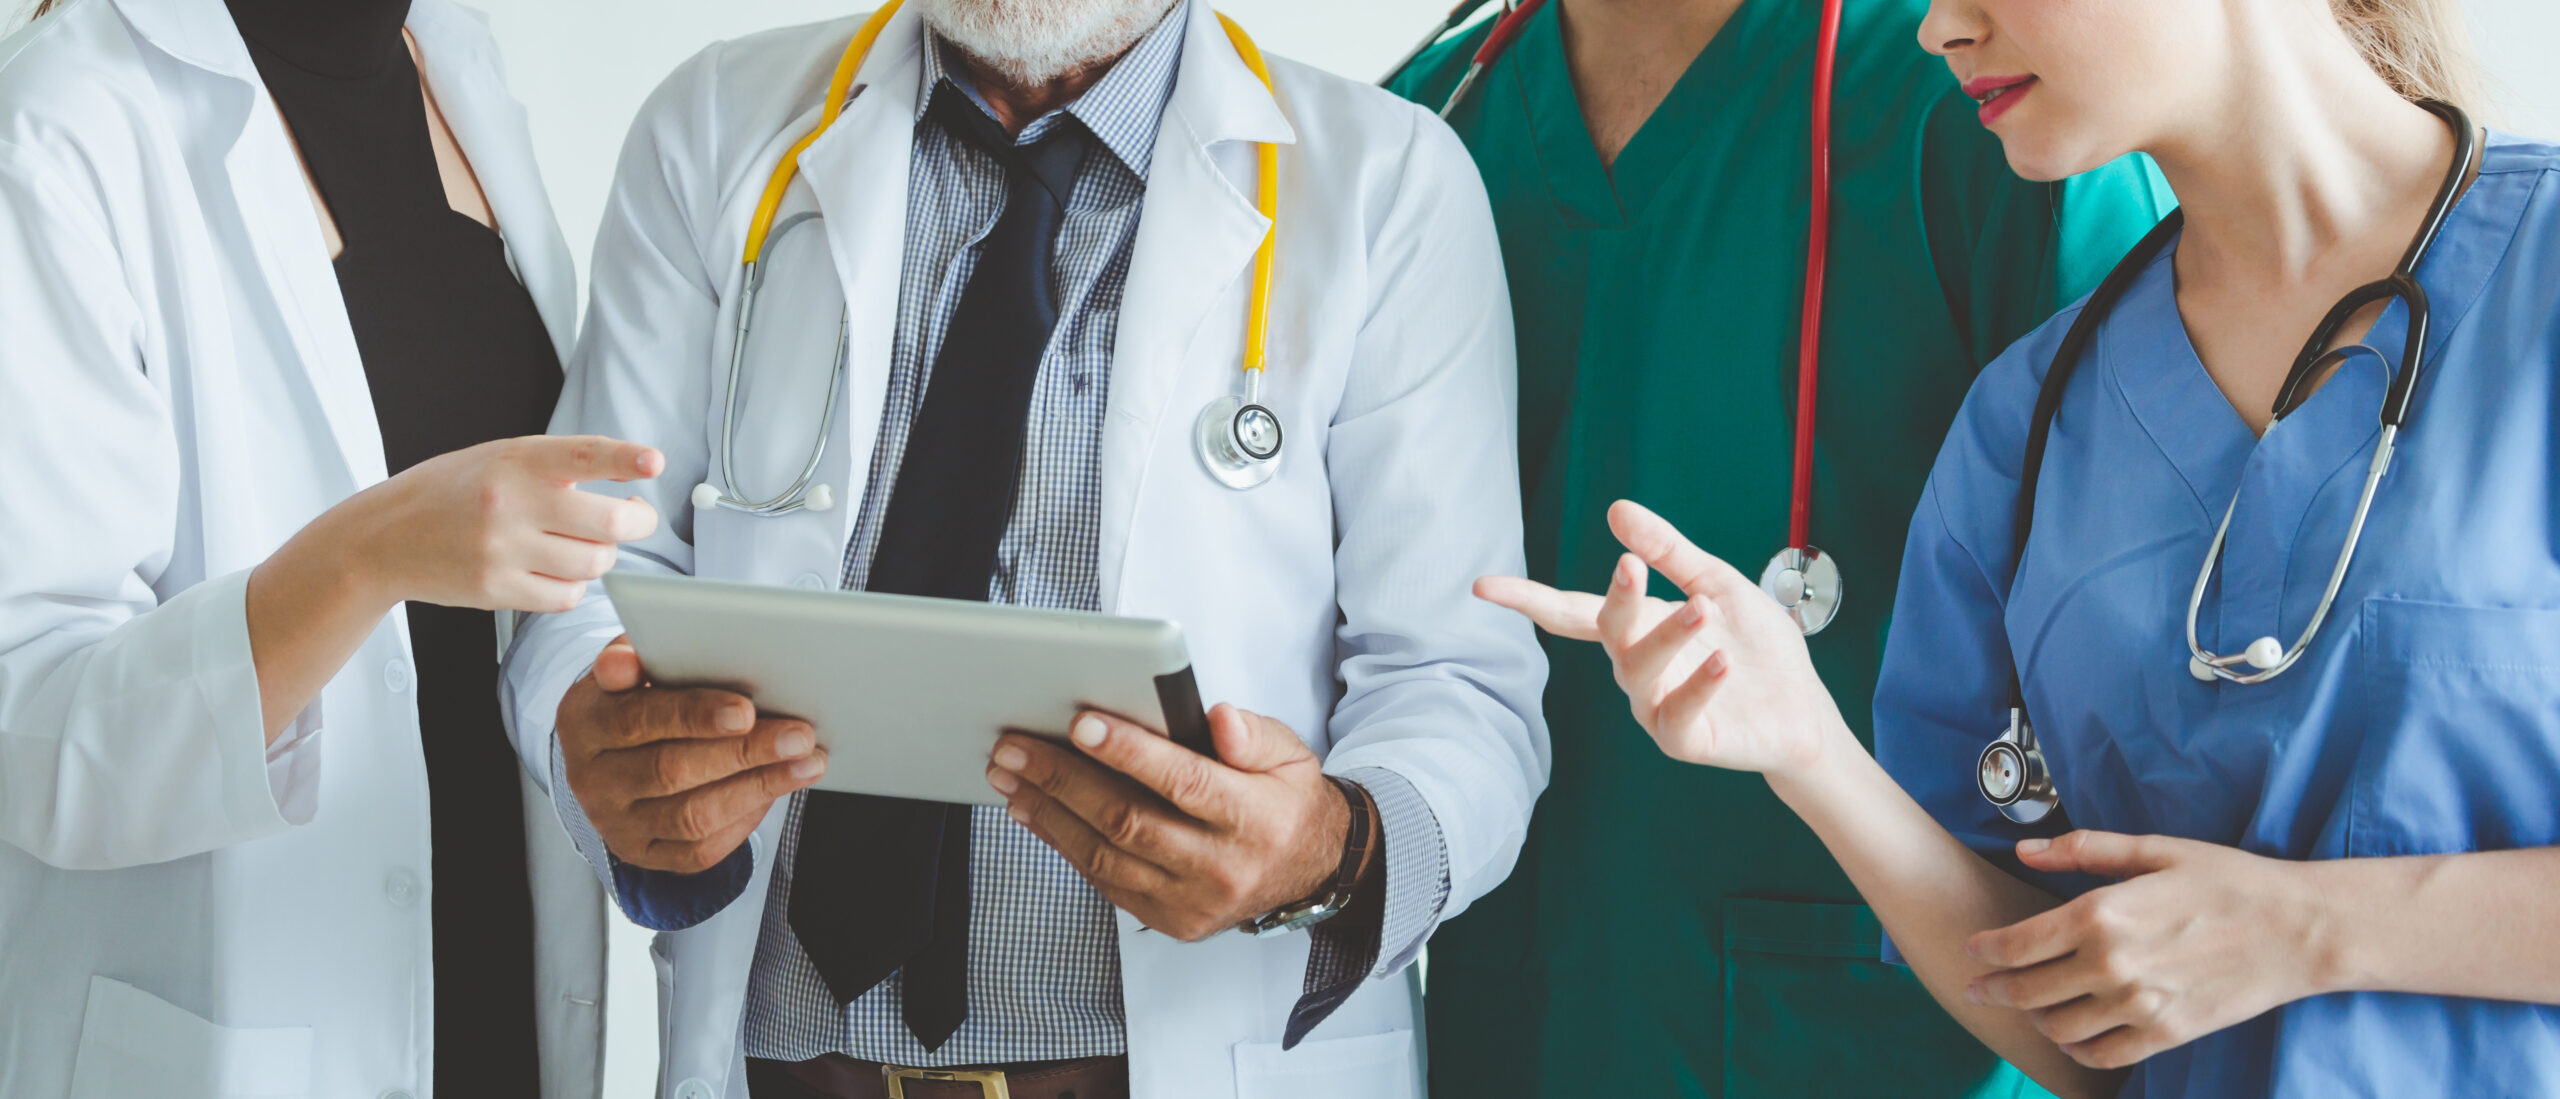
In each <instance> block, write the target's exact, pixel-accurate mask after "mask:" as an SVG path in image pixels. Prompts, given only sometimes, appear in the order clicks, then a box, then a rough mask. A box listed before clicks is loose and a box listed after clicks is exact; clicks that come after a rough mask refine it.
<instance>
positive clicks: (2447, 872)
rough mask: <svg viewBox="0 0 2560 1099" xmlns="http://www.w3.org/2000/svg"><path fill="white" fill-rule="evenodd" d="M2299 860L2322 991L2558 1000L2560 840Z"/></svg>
mask: <svg viewBox="0 0 2560 1099" xmlns="http://www.w3.org/2000/svg"><path fill="white" fill-rule="evenodd" d="M2302 865H2303V869H2304V872H2305V873H2307V874H2308V875H2310V880H2311V882H2312V884H2313V886H2314V888H2315V889H2317V890H2318V892H2319V895H2320V897H2321V898H2322V901H2323V903H2322V904H2321V906H2320V909H2321V912H2322V917H2321V919H2320V922H2319V924H2318V925H2316V926H2315V927H2314V929H2313V931H2312V935H2311V940H2312V947H2313V951H2314V958H2315V966H2314V972H2315V974H2316V976H2315V981H2316V982H2317V983H2316V985H2315V991H2317V992H2352V991H2373V992H2414V993H2422V994H2427V995H2435V996H2471V997H2478V998H2482V999H2491V1000H2516V1001H2522V1002H2526V1003H2545V1004H2548V1003H2560V848H2550V847H2535V848H2525V849H2522V850H2515V851H2480V852H2472V853H2467V854H2459V855H2420V856H2408V857H2400V858H2358V859H2336V860H2325V861H2320V862H2311V863H2304V864H2302Z"/></svg>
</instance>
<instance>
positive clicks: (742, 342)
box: [718, 211, 852, 516]
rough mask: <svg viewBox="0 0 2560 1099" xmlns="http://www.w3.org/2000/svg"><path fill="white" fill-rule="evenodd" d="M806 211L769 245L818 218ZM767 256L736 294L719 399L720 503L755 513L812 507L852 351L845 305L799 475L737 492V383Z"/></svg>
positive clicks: (749, 267)
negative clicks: (778, 484) (761, 494)
mask: <svg viewBox="0 0 2560 1099" xmlns="http://www.w3.org/2000/svg"><path fill="white" fill-rule="evenodd" d="M817 216H818V215H817V213H816V212H815V211H807V212H802V213H798V214H793V215H792V216H790V217H788V218H785V219H783V221H782V224H780V225H776V226H774V227H773V229H772V231H771V232H770V233H769V234H768V235H767V238H766V241H765V243H766V245H767V246H768V247H770V246H771V244H772V242H774V241H778V240H781V239H782V238H783V237H784V236H787V235H789V233H790V232H791V230H793V229H795V228H798V227H799V226H800V224H801V223H802V222H806V221H811V220H814V219H816V218H817ZM764 272H765V267H764V258H763V256H762V255H759V256H758V258H756V259H752V260H748V261H747V264H746V278H745V282H744V284H743V288H742V289H741V290H740V291H739V294H738V330H737V333H736V335H735V336H734V337H733V338H732V340H731V343H730V346H729V386H728V389H729V392H728V395H727V399H726V400H724V401H723V402H722V403H721V415H720V482H721V490H720V497H719V501H718V502H719V503H720V505H722V506H725V507H729V508H733V509H735V510H738V511H744V512H748V513H750V514H754V515H767V516H772V515H788V514H790V513H792V512H795V511H798V510H800V509H801V508H803V507H806V506H808V499H809V484H810V482H812V481H815V480H816V479H817V476H818V467H819V466H820V465H821V464H823V463H824V462H825V461H826V457H827V439H828V437H829V436H831V435H833V434H834V433H835V425H836V400H837V398H839V397H841V396H842V395H843V393H844V378H845V373H846V371H845V366H846V362H847V359H848V357H849V356H850V355H851V353H852V315H851V310H850V309H846V310H842V311H839V312H838V313H837V314H836V351H835V362H834V364H833V365H832V366H831V367H830V368H829V369H828V371H827V397H826V403H825V405H823V406H822V407H823V408H824V411H822V412H820V413H819V414H818V439H817V441H816V442H815V443H813V444H811V445H810V447H809V460H808V461H807V462H806V463H804V464H803V465H802V466H801V467H800V475H799V476H798V477H796V478H794V479H793V480H792V482H791V485H790V487H788V488H785V489H783V490H782V492H781V493H779V494H777V495H775V496H773V497H771V498H768V499H764V500H746V499H741V498H739V497H738V496H737V493H736V489H737V484H738V476H737V469H738V388H739V382H740V381H741V380H742V379H743V378H744V376H745V373H746V360H747V336H748V333H749V332H750V331H751V330H752V329H753V328H754V326H755V315H756V298H757V296H758V295H759V294H760V293H762V292H763V290H764Z"/></svg>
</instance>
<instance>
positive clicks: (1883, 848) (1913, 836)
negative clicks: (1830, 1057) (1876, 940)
mask: <svg viewBox="0 0 2560 1099" xmlns="http://www.w3.org/2000/svg"><path fill="white" fill-rule="evenodd" d="M1823 741H1824V750H1823V752H1822V753H1821V756H1820V758H1819V760H1818V762H1816V763H1815V764H1813V765H1812V766H1809V767H1806V768H1804V769H1803V770H1802V771H1801V772H1798V773H1796V774H1793V775H1789V776H1780V775H1772V776H1771V777H1770V780H1769V785H1770V788H1771V789H1772V790H1774V791H1775V792H1776V793H1777V795H1778V797H1779V798H1780V799H1781V800H1783V801H1785V802H1786V803H1787V805H1788V807H1789V808H1792V809H1794V810H1795V812H1796V814H1797V815H1798V816H1799V817H1802V818H1803V819H1804V822H1805V823H1806V825H1808V826H1809V827H1811V828H1812V829H1813V831H1814V834H1815V835H1817V836H1819V837H1820V838H1821V840H1822V842H1823V844H1824V845H1825V846H1826V847H1828V848H1829V849H1830V851H1831V855H1832V857H1833V858H1834V859H1836V860H1838V861H1839V863H1840V866H1841V868H1842V869H1844V870H1846V871H1847V872H1848V874H1849V880H1850V881H1851V882H1852V883H1853V884H1855V885H1856V886H1857V889H1858V893H1859V895H1860V896H1862V897H1864V898H1865V899H1866V902H1867V904H1868V906H1869V907H1872V908H1874V909H1875V911H1876V917H1877V919H1878V920H1879V921H1880V922H1882V923H1883V924H1884V928H1885V932H1886V933H1887V934H1889V935H1891V936H1893V941H1894V945H1895V946H1896V947H1898V948H1900V949H1901V951H1902V954H1903V957H1904V959H1905V960H1907V961H1908V962H1909V963H1910V965H1911V968H1912V971H1913V972H1914V973H1916V974H1917V975H1918V976H1919V978H1920V982H1921V984H1922V985H1924V986H1926V987H1927V988H1928V990H1929V994H1930V995H1931V996H1932V997H1935V998H1936V999H1937V1001H1938V1003H1939V1004H1940V1005H1941V1006H1943V1007H1945V1008H1946V1010H1947V1012H1948V1014H1950V1015H1953V1016H1954V1017H1955V1019H1956V1021H1957V1022H1959V1023H1962V1024H1963V1025H1964V1027H1965V1029H1966V1030H1969V1031H1971V1032H1973V1035H1974V1037H1976V1038H1979V1039H1981V1041H1982V1043H1983V1044H1984V1045H1987V1046H1989V1047H1991V1050H1992V1052H1994V1053H1997V1054H1999V1055H2000V1056H2001V1057H2002V1058H2004V1059H2006V1060H2008V1061H2009V1063H2011V1064H2013V1065H2016V1066H2018V1067H2019V1068H2020V1069H2022V1070H2024V1071H2025V1072H2026V1073H2027V1074H2028V1075H2029V1076H2031V1077H2034V1078H2035V1080H2036V1082H2037V1083H2040V1084H2043V1085H2044V1086H2045V1087H2047V1088H2049V1089H2052V1090H2053V1091H2054V1092H2055V1093H2056V1094H2058V1095H2062V1096H2066V1097H2069V1096H2079V1095H2112V1094H2114V1092H2115V1090H2116V1084H2117V1082H2118V1077H2117V1076H2116V1075H2114V1074H2110V1073H2101V1072H2098V1071H2097V1070H2094V1069H2090V1068H2087V1067H2085V1066H2083V1065H2081V1064H2079V1063H2078V1062H2075V1061H2073V1060H2072V1059H2071V1058H2070V1057H2069V1056H2067V1055H2065V1054H2064V1053H2063V1052H2062V1050H2061V1048H2060V1047H2058V1046H2056V1045H2054V1044H2053V1043H2052V1042H2051V1041H2049V1040H2047V1039H2046V1038H2045V1037H2044V1036H2043V1035H2042V1034H2039V1033H2037V1031H2036V1028H2035V1026H2034V1024H2033V1023H2032V1022H2030V1021H2029V1019H2028V1018H2027V1016H2026V1015H2025V1013H2023V1012H2019V1011H2015V1010H2011V1009H2008V1008H2002V1007H1989V1006H1983V1005H1977V1004H1974V1003H1972V1002H1971V1001H1970V1000H1968V999H1967V997H1966V995H1965V989H1966V986H1967V984H1968V983H1969V982H1971V981H1972V980H1973V979H1974V978H1975V977H1977V976H1980V975H1982V974H1984V973H1987V972H1990V971H1991V967H1989V966H1986V965H1983V964H1981V963H1979V962H1976V961H1974V960H1972V959H1971V958H1969V957H1967V956H1966V955H1965V949H1964V943H1965V939H1966V937H1967V936H1970V935H1972V934H1973V933H1975V932H1977V931H1984V930H1989V929H1992V928H1999V927H2006V926H2008V925H2010V924H2014V923H2016V922H2018V921H2019V920H2022V919H2026V918H2027V917H2030V916H2033V915H2035V914H2037V913H2039V912H2043V911H2045V910H2047V909H2050V908H2052V907H2054V906H2055V905H2056V904H2057V903H2058V902H2057V901H2056V899H2055V898H2054V897H2053V896H2052V895H2051V894H2049V893H2046V892H2044V891H2043V890H2041V889H2038V888H2036V887H2034V886H2032V885H2028V884H2027V883H2025V882H2023V881H2020V880H2018V879H2017V878H2016V877H2014V876H2011V875H2010V874H2009V873H2007V872H2006V871H2003V870H2001V869H2000V868H1999V867H1997V866H1993V865H1992V864H1991V863H1990V862H1988V861H1986V860H1985V859H1983V858H1982V857H1981V856H1980V855H1977V854H1975V853H1974V852H1973V851H1972V850H1971V849H1970V848H1967V847H1966V846H1965V845H1964V844H1963V843H1962V842H1961V841H1958V840H1957V839H1956V838H1955V836H1953V835H1952V834H1950V833H1948V831H1947V830H1946V829H1945V828H1944V827H1941V826H1940V825H1939V824H1938V822H1937V821H1936V820H1935V819H1933V818H1932V817H1930V816H1929V814H1928V811H1927V810H1925V809H1922V808H1921V807H1920V804H1919V803H1918V802H1916V801H1913V800H1912V799H1911V796H1910V795H1909V794H1908V793H1905V792H1904V791H1903V789H1902V787H1901V786H1900V785H1899V784H1897V783H1895V782H1894V781H1893V778H1892V776H1890V775H1888V774H1886V773H1885V770H1884V768H1883V767H1882V766H1879V765H1878V764H1877V763H1876V761H1875V758H1874V757H1873V756H1870V755H1868V754H1867V752H1866V751H1865V749H1864V748H1863V747H1862V746H1860V745H1859V744H1858V742H1857V739H1856V738H1855V737H1854V736H1853V735H1852V734H1851V733H1850V732H1849V730H1848V728H1847V727H1846V726H1842V725H1837V724H1836V719H1835V727H1834V728H1833V730H1831V731H1830V732H1829V733H1828V734H1826V735H1825V736H1824V737H1823Z"/></svg>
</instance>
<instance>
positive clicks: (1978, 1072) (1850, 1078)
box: [1723, 897, 2045, 1099]
mask: <svg viewBox="0 0 2560 1099" xmlns="http://www.w3.org/2000/svg"><path fill="white" fill-rule="evenodd" d="M1883 941H1884V931H1883V928H1882V927H1880V926H1878V925H1877V923H1876V917H1875V913H1874V912H1873V911H1871V910H1869V909H1868V908H1867V906H1865V905H1863V904H1825V903H1819V902H1812V901H1778V900H1762V899H1758V898H1752V897H1727V898H1725V901H1724V1091H1723V1094H1724V1097H1725V1099H1759V1097H1762V1096H1787V1097H1790V1099H1793V1097H1800V1096H1814V1095H1842V1096H1867V1095H1878V1096H1882V1095H1909V1096H1931V1097H1945V1099H1953V1097H1957V1096H1963V1097H1967V1099H2010V1097H2013V1096H2041V1095H2044V1094H2045V1093H2044V1091H2043V1090H2042V1089H2039V1088H2037V1087H2036V1086H2035V1085H2034V1084H2033V1083H2030V1082H2028V1080H2027V1079H2026V1077H2025V1076H2024V1075H2022V1074H2020V1073H2018V1072H2017V1071H2016V1070H2015V1069H2011V1068H2009V1067H2008V1066H2007V1065H2005V1064H2003V1063H2001V1061H2000V1059H1999V1058H1997V1057H1994V1056H1992V1054H1991V1051H1989V1050H1987V1049H1984V1048H1983V1047H1982V1044H1981V1043H1980V1042H1977V1041H1975V1040H1974V1039H1973V1036H1972V1035H1971V1034H1968V1033H1966V1032H1965V1029H1964V1028H1963V1027H1962V1026H1959V1025H1957V1023H1956V1021H1955V1020H1954V1019H1953V1018H1952V1017H1950V1016H1949V1015H1948V1014H1947V1013H1946V1011H1945V1010H1944V1009H1942V1008H1940V1007H1939V1006H1938V1002H1937V1001H1936V1000H1934V999H1931V998H1930V996H1929V992H1928V990H1927V989H1925V988H1922V987H1921V985H1920V981H1919V979H1918V978H1916V977H1914V976H1912V975H1911V971H1910V970H1909V969H1906V968H1904V967H1902V966H1898V965H1894V964H1892V963H1890V962H1886V961H1883V960H1881V959H1880V958H1879V957H1878V956H1877V954H1878V951H1879V950H1880V949H1881V947H1882V943H1883Z"/></svg>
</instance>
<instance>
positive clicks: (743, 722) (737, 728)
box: [719, 706, 756, 733]
mask: <svg viewBox="0 0 2560 1099" xmlns="http://www.w3.org/2000/svg"><path fill="white" fill-rule="evenodd" d="M719 720H720V727H721V728H722V729H725V730H727V731H729V732H732V733H743V732H746V731H747V727H748V726H750V725H753V724H755V723H756V715H755V711H753V710H750V709H748V708H746V707H744V706H723V707H721V708H720V719H719Z"/></svg>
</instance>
